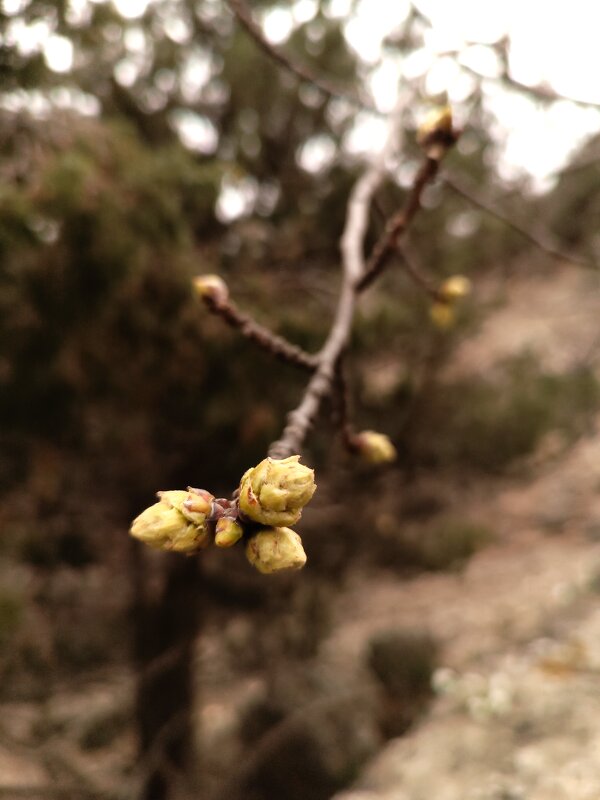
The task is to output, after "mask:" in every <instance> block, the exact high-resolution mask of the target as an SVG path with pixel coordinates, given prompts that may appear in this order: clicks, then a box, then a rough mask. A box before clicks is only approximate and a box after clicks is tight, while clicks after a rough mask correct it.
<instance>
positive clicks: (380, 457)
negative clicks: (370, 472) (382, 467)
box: [354, 431, 397, 464]
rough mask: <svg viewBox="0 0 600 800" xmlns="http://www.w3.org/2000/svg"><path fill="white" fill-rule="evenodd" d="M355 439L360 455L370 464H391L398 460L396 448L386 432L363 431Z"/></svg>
mask: <svg viewBox="0 0 600 800" xmlns="http://www.w3.org/2000/svg"><path fill="white" fill-rule="evenodd" d="M354 441H355V443H356V446H357V448H358V452H359V454H360V457H361V458H362V459H363V460H364V461H366V462H367V463H369V464H389V463H390V462H392V461H395V460H396V456H397V453H396V448H395V447H394V445H393V444H392V443H391V441H390V439H389V438H388V437H387V436H386V435H385V434H384V433H377V431H361V432H360V433H357V434H356V437H355V439H354Z"/></svg>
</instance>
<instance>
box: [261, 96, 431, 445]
mask: <svg viewBox="0 0 600 800" xmlns="http://www.w3.org/2000/svg"><path fill="white" fill-rule="evenodd" d="M401 107H402V104H401V103H398V106H397V108H396V111H395V112H394V114H393V116H392V119H391V121H390V127H389V131H388V137H387V141H386V144H385V146H384V148H383V150H382V151H381V153H380V154H379V157H378V158H376V159H375V160H374V161H373V162H372V163H371V164H370V166H369V167H368V168H367V170H366V171H365V172H364V173H363V175H362V176H361V177H360V178H359V179H358V181H357V182H356V184H355V185H354V189H353V191H352V194H351V195H350V199H349V202H348V209H347V214H346V225H345V228H344V233H343V235H342V239H341V242H340V249H341V251H342V265H343V278H342V287H341V290H340V297H339V301H338V306H337V310H336V314H335V317H334V320H333V323H332V326H331V330H330V332H329V335H328V337H327V339H326V341H325V344H324V346H323V348H322V350H321V351H320V352H319V354H318V359H319V365H318V367H317V369H316V371H315V373H314V375H313V376H312V378H311V379H310V381H309V382H308V385H307V387H306V390H305V392H304V396H303V398H302V400H301V402H300V405H299V406H298V407H297V408H296V409H295V410H294V411H292V412H291V413H290V414H289V415H288V423H287V425H286V427H285V429H284V431H283V434H282V436H281V438H280V439H279V440H278V441H276V442H273V444H272V445H271V447H270V448H269V455H270V456H271V457H273V458H285V457H286V456H288V455H291V454H293V453H298V452H299V451H300V449H301V447H302V444H303V442H304V439H305V437H306V434H307V433H308V431H309V429H310V427H311V426H312V424H313V422H314V420H315V418H316V416H317V413H318V411H319V408H320V406H321V401H322V400H323V398H324V397H326V396H327V395H329V394H330V393H331V390H332V385H333V381H334V377H335V371H336V364H337V362H338V360H339V358H340V357H341V355H342V354H343V352H344V350H345V349H346V347H347V345H348V340H349V338H350V332H351V328H352V322H353V319H354V311H355V306H356V300H357V297H358V286H359V284H360V282H361V277H362V276H363V275H364V274H365V263H364V256H363V247H364V238H365V235H366V231H367V226H368V218H369V208H370V203H371V199H372V197H373V195H374V194H375V192H376V190H377V187H378V186H379V184H380V183H381V181H382V179H383V176H384V175H385V171H386V164H387V161H388V158H389V156H390V155H391V153H392V152H393V151H394V149H395V148H396V147H397V146H398V140H399V138H400V117H401V114H400V111H401ZM411 197H412V195H411ZM417 205H418V204H417ZM415 210H416V209H415ZM412 216H414V213H413V214H412Z"/></svg>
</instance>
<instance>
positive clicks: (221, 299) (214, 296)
mask: <svg viewBox="0 0 600 800" xmlns="http://www.w3.org/2000/svg"><path fill="white" fill-rule="evenodd" d="M192 283H193V286H194V289H195V291H196V293H197V294H198V295H199V296H200V297H202V298H208V299H210V300H214V301H215V302H216V303H226V302H227V300H228V299H229V288H228V286H227V284H226V283H225V281H224V280H223V278H221V277H220V276H219V275H198V276H197V277H195V278H194V279H193V281H192Z"/></svg>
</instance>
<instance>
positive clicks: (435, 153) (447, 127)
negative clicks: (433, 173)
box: [417, 106, 457, 161]
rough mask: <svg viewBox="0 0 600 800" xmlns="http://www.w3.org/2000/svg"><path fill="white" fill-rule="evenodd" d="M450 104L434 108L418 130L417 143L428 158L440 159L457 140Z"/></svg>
mask: <svg viewBox="0 0 600 800" xmlns="http://www.w3.org/2000/svg"><path fill="white" fill-rule="evenodd" d="M456 138H457V134H456V133H455V131H454V130H453V127H452V109H451V108H450V106H439V107H438V108H432V109H431V110H430V111H429V112H428V113H427V115H426V117H425V119H424V120H423V122H422V123H421V124H420V125H419V128H418V130H417V143H418V145H419V147H421V149H422V150H424V151H425V155H426V156H427V157H428V158H432V159H434V160H436V161H440V160H441V159H442V158H443V157H444V156H445V155H446V151H447V150H448V148H449V147H451V146H452V145H453V144H454V142H455V141H456Z"/></svg>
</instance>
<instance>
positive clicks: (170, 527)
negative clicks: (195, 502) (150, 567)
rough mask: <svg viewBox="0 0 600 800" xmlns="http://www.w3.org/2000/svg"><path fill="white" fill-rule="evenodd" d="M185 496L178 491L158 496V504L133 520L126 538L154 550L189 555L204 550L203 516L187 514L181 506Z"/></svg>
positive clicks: (206, 532) (206, 530) (199, 513)
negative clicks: (128, 537)
mask: <svg viewBox="0 0 600 800" xmlns="http://www.w3.org/2000/svg"><path fill="white" fill-rule="evenodd" d="M188 496H189V492H183V491H179V490H173V491H169V492H159V497H160V501H159V502H158V503H154V505H152V506H150V508H147V509H146V510H145V511H142V513H141V514H140V515H139V516H138V517H136V518H135V519H134V520H133V523H132V524H131V528H130V530H129V532H130V534H131V535H132V536H133V537H134V538H135V539H139V540H140V541H141V542H143V543H144V544H147V545H148V546H149V547H154V548H155V549H157V550H173V551H175V552H178V553H193V552H194V551H196V550H200V549H202V548H203V547H206V546H207V545H208V542H209V533H208V529H207V527H206V514H205V513H201V512H200V511H194V512H187V510H186V509H185V507H184V503H185V501H186V499H187V497H188ZM207 513H208V512H207Z"/></svg>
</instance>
